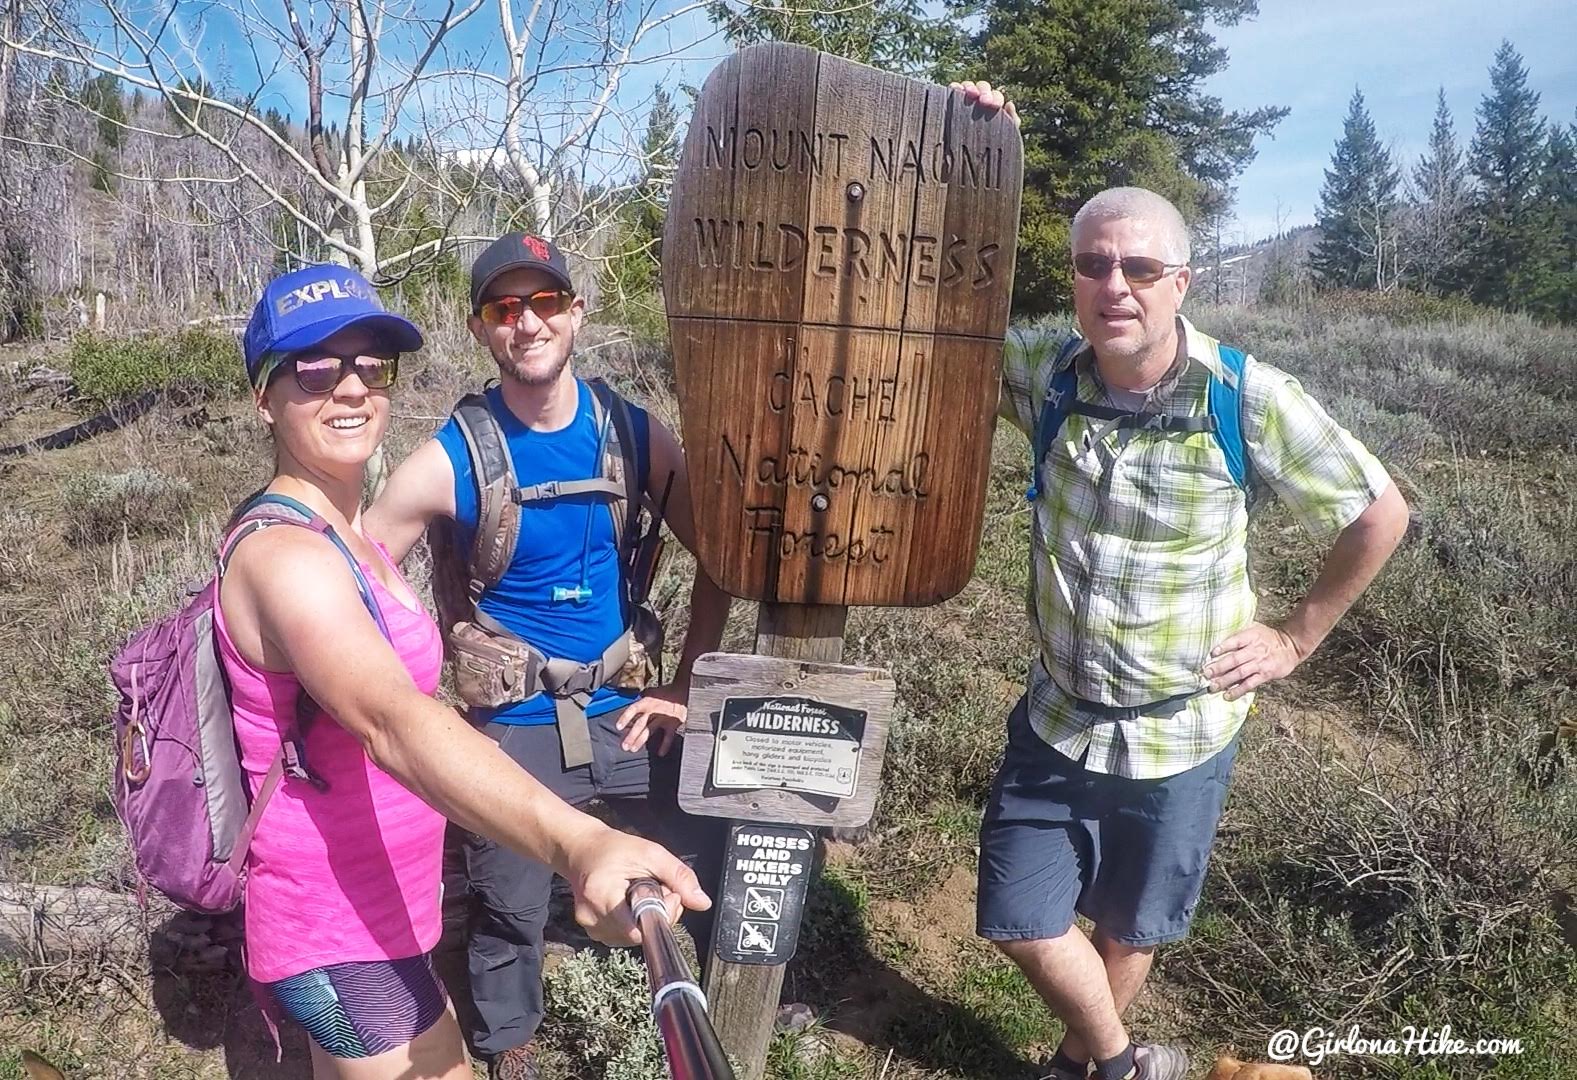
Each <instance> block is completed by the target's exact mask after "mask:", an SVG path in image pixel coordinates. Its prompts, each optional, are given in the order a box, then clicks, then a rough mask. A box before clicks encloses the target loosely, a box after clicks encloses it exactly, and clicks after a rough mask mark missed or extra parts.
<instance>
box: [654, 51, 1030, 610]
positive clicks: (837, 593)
mask: <svg viewBox="0 0 1577 1080" xmlns="http://www.w3.org/2000/svg"><path fill="white" fill-rule="evenodd" d="M1022 157H1023V146H1022V143H1021V141H1020V139H1019V134H1018V130H1017V128H1016V127H1015V126H1014V125H1013V123H1012V121H1011V120H1009V119H1007V118H1006V117H1005V116H1002V115H1000V114H993V115H989V116H988V115H987V114H985V113H984V112H983V111H981V110H978V109H975V108H972V107H970V106H969V105H968V104H967V103H966V102H965V100H964V97H963V95H962V94H961V93H954V92H950V91H948V90H947V89H946V88H945V87H941V86H935V85H931V84H927V83H922V82H917V81H915V80H913V79H907V78H904V77H902V76H898V75H890V74H887V73H885V72H881V71H877V70H875V69H874V68H870V67H866V66H864V65H862V64H856V63H853V62H851V61H847V60H842V59H839V58H837V57H833V56H828V55H826V54H823V53H818V52H816V51H815V50H812V49H807V48H803V47H800V46H793V45H781V44H771V45H758V46H754V47H752V48H749V49H745V50H743V51H741V52H739V53H737V54H736V55H734V56H733V57H731V58H730V59H729V60H727V61H725V62H724V63H723V64H722V65H720V66H719V67H718V68H717V69H716V70H714V71H713V72H712V74H711V75H710V76H709V77H708V78H707V80H706V84H705V85H704V86H703V88H702V90H701V95H700V98H699V99H698V100H697V102H696V107H695V112H694V115H693V118H692V120H691V122H690V128H689V133H688V135H687V137H686V139H685V146H684V151H683V155H682V157H681V159H680V163H679V169H678V174H677V176H676V178H675V183H674V190H673V195H672V198H671V200H670V204H669V208H668V219H667V226H666V232H665V235H664V238H663V254H662V262H663V291H664V295H665V298H666V303H667V308H668V316H669V327H670V333H671V335H672V339H673V348H674V361H675V366H676V370H677V375H678V386H679V402H680V411H681V416H682V422H683V429H684V440H685V451H686V456H687V459H688V460H689V463H690V485H691V497H692V499H693V501H694V504H695V507H696V521H697V523H698V528H697V539H698V541H699V547H700V551H699V554H700V557H701V560H702V562H703V564H704V565H705V567H706V570H707V572H708V573H709V574H710V575H711V576H712V578H713V580H715V581H716V582H717V583H718V584H719V585H720V586H722V587H723V588H724V589H726V590H727V591H728V592H730V593H733V594H734V595H736V596H744V597H748V598H750V599H755V600H765V601H774V602H784V603H815V604H836V605H853V604H878V605H918V604H931V603H936V602H938V601H940V600H944V599H946V598H947V597H949V596H951V595H953V594H954V593H956V592H957V591H958V590H959V589H961V588H962V587H963V586H964V584H965V582H966V581H967V580H968V579H969V576H970V574H971V573H972V572H973V569H974V563H975V556H976V553H977V551H978V548H979V544H980V524H981V516H982V513H983V510H984V505H985V492H986V481H987V469H988V464H989V459H990V453H991V433H992V427H993V422H994V416H995V411H996V405H997V395H998V383H999V378H1000V370H1001V351H1002V339H1003V336H1004V334H1005V333H1006V329H1007V320H1008V306H1009V299H1010V297H1011V294H1012V287H1013V258H1014V251H1015V243H1016V236H1017V231H1018V216H1019V189H1020V184H1021V180H1022Z"/></svg>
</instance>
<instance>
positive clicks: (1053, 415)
mask: <svg viewBox="0 0 1577 1080" xmlns="http://www.w3.org/2000/svg"><path fill="white" fill-rule="evenodd" d="M1083 347H1084V339H1083V338H1082V337H1080V336H1079V335H1077V334H1075V335H1073V336H1072V337H1071V338H1069V339H1068V340H1067V341H1065V342H1064V343H1063V345H1062V348H1061V349H1059V350H1057V358H1056V360H1054V361H1053V362H1052V365H1051V366H1052V375H1051V383H1050V385H1048V386H1047V387H1046V400H1045V402H1044V403H1043V404H1042V405H1041V408H1040V416H1039V417H1037V418H1036V420H1035V433H1034V437H1033V439H1032V440H1031V445H1032V447H1033V449H1034V452H1035V458H1034V460H1033V461H1032V462H1030V474H1029V490H1028V491H1026V492H1025V493H1024V497H1025V498H1026V499H1028V500H1029V501H1031V502H1033V501H1034V500H1035V499H1036V498H1038V497H1039V496H1040V467H1041V463H1042V462H1044V461H1045V460H1046V453H1047V451H1049V450H1050V449H1051V443H1052V440H1053V439H1055V438H1056V437H1057V432H1059V431H1061V430H1062V425H1063V423H1064V422H1065V421H1066V420H1067V419H1068V414H1069V413H1070V412H1072V411H1073V403H1074V401H1075V399H1077V398H1078V396H1079V371H1078V365H1076V364H1074V363H1072V360H1073V357H1074V355H1075V354H1076V353H1077V352H1078V351H1079V350H1080V349H1081V348H1083Z"/></svg>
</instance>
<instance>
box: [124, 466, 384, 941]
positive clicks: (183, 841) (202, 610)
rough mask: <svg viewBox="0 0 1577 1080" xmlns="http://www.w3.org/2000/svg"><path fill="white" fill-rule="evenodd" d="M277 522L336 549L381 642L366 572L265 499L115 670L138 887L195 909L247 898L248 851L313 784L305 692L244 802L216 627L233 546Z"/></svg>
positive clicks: (285, 506)
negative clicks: (295, 784) (204, 574)
mask: <svg viewBox="0 0 1577 1080" xmlns="http://www.w3.org/2000/svg"><path fill="white" fill-rule="evenodd" d="M273 525H293V526H297V527H300V528H307V529H311V530H312V531H313V532H316V533H319V534H320V535H322V536H325V537H327V538H328V539H329V540H330V541H332V542H333V543H334V546H335V547H337V548H338V549H339V550H340V552H341V553H342V554H344V556H345V559H346V561H347V562H348V563H349V564H350V567H351V573H352V574H354V575H355V578H356V588H357V590H358V591H359V592H360V593H361V599H362V602H363V603H364V604H366V605H367V610H368V611H369V612H371V613H372V617H373V620H374V621H375V622H376V623H377V624H378V629H379V630H380V631H382V632H383V635H384V636H385V637H388V629H387V628H386V627H385V626H384V622H383V616H382V614H381V613H380V612H379V610H378V604H377V601H376V599H375V598H374V597H373V595H372V589H371V587H370V586H369V585H368V583H367V579H366V577H365V576H364V575H363V574H362V571H361V567H360V566H359V565H358V564H357V561H356V558H355V556H354V555H352V554H351V551H350V549H349V548H348V547H346V546H345V542H344V541H343V540H342V539H340V537H339V535H338V534H337V533H335V531H334V529H333V528H332V527H331V526H330V525H329V523H328V522H327V521H325V520H323V518H322V517H320V516H318V515H317V514H314V513H313V512H312V511H311V510H310V509H309V508H308V507H306V506H304V505H303V504H301V503H300V502H297V501H296V500H295V499H292V498H289V497H287V496H284V495H275V494H272V493H267V492H265V493H264V494H262V495H260V496H258V497H256V498H254V499H252V500H251V501H249V502H248V503H246V504H245V505H244V506H243V507H242V508H241V509H240V510H239V511H237V512H236V515H235V516H234V517H233V518H232V519H231V521H230V525H229V526H228V528H227V530H226V535H225V538H224V540H223V541H222V542H221V544H220V547H219V552H218V555H217V558H216V562H217V569H216V570H215V573H214V576H213V577H212V578H211V579H210V580H209V581H208V583H207V584H206V585H204V586H203V587H202V588H201V589H200V590H198V591H197V592H196V593H195V594H194V595H193V596H192V597H191V598H190V599H189V600H188V601H187V602H186V604H185V605H184V606H183V607H182V608H181V609H180V610H179V611H177V612H175V613H174V614H172V615H168V616H166V617H165V618H163V619H159V620H157V621H156V622H153V623H151V624H149V625H148V626H145V627H143V628H142V629H141V630H139V631H138V632H137V633H136V634H135V635H133V636H132V638H131V640H130V641H128V642H127V643H126V645H125V647H124V648H122V649H121V651H120V652H119V653H117V654H116V656H115V658H114V659H113V660H112V661H111V662H110V678H111V679H112V681H113V682H114V683H115V689H116V690H117V691H119V693H120V704H119V705H118V707H117V708H116V712H115V793H114V794H115V813H116V815H117V816H118V817H119V818H120V820H121V823H122V824H124V825H125V827H126V832H127V835H128V837H129V838H130V841H131V848H132V854H133V856H134V858H135V860H136V863H137V870H138V873H139V874H141V876H142V878H143V880H144V881H146V882H147V883H148V884H149V885H152V886H153V887H154V888H155V889H157V890H158V891H159V892H161V893H163V894H164V895H165V896H167V897H169V898H170V899H171V900H173V901H174V902H175V903H177V904H179V905H180V906H181V907H184V908H186V909H188V910H190V911H199V912H205V913H209V914H218V913H220V912H225V911H230V910H231V909H233V908H235V907H236V906H237V905H238V904H239V903H240V902H241V898H242V894H243V891H244V886H245V865H246V853H247V849H248V848H249V847H250V845H251V842H252V834H253V832H254V831H255V830H256V828H257V823H258V819H259V818H261V817H262V814H263V810H264V808H265V807H266V806H267V805H268V800H269V798H270V797H271V796H272V795H273V794H274V790H275V789H276V788H277V787H278V786H279V782H280V779H281V778H282V777H284V776H293V777H297V778H300V779H311V777H310V776H309V774H308V773H307V771H306V768H305V765H304V762H303V759H302V752H301V741H300V739H301V735H302V726H301V725H302V722H303V721H304V719H305V717H306V715H307V713H308V711H309V710H310V709H312V708H314V706H313V705H312V702H311V700H310V699H309V698H307V697H306V695H305V692H303V694H302V697H301V700H299V701H298V702H297V709H296V730H295V731H294V732H293V734H292V735H291V736H290V737H289V738H286V739H285V740H284V742H283V743H282V744H281V745H280V748H279V753H278V754H276V755H275V757H274V761H273V764H272V765H271V766H270V767H269V770H268V773H267V774H266V775H265V776H264V777H263V782H262V784H261V785H260V786H259V788H258V791H257V797H256V798H255V799H248V797H247V790H246V778H245V776H244V774H243V773H242V769H241V756H240V749H239V747H238V745H237V742H236V735H235V718H234V716H233V714H232V713H231V710H230V686H229V682H228V680H227V679H226V678H225V673H224V665H223V662H222V661H221V659H220V655H219V642H218V637H217V634H216V631H215V628H214V619H215V612H214V609H215V608H216V607H217V606H218V604H219V583H220V582H221V581H222V580H223V578H224V572H225V569H226V568H227V567H228V565H229V562H230V555H231V553H232V552H233V551H234V550H235V547H236V545H237V544H239V543H240V542H241V540H243V539H244V538H245V537H247V536H250V535H251V534H252V533H254V532H256V531H258V530H260V529H266V528H269V527H270V526H273Z"/></svg>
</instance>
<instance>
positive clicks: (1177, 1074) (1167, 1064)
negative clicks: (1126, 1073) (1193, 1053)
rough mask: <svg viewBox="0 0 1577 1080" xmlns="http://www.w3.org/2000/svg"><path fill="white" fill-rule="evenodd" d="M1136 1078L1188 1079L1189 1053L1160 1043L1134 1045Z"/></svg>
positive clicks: (1144, 1079)
mask: <svg viewBox="0 0 1577 1080" xmlns="http://www.w3.org/2000/svg"><path fill="white" fill-rule="evenodd" d="M1132 1076H1133V1077H1134V1080H1188V1054H1187V1053H1185V1052H1184V1051H1183V1050H1182V1049H1181V1048H1179V1047H1176V1046H1163V1045H1161V1044H1159V1043H1136V1044H1135V1045H1134V1071H1133V1073H1132Z"/></svg>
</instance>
